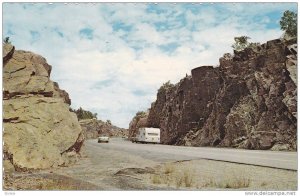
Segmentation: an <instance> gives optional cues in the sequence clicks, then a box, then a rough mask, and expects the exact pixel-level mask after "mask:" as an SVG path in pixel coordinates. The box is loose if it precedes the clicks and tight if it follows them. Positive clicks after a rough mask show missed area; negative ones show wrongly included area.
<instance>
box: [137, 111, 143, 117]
mask: <svg viewBox="0 0 300 196" xmlns="http://www.w3.org/2000/svg"><path fill="white" fill-rule="evenodd" d="M135 116H139V117H144V116H146V112H144V111H138V112H137V113H136V114H135Z"/></svg>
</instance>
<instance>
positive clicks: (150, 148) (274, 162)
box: [85, 138, 298, 170]
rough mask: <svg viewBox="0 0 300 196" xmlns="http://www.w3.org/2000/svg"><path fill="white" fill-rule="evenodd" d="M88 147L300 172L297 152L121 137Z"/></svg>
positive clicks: (155, 157)
mask: <svg viewBox="0 0 300 196" xmlns="http://www.w3.org/2000/svg"><path fill="white" fill-rule="evenodd" d="M85 145H86V146H87V148H93V149H95V148H96V149H97V148H99V150H100V149H101V150H102V149H108V150H114V151H119V152H126V153H130V154H133V155H135V156H140V157H141V158H144V159H148V160H152V161H159V162H166V161H181V160H196V159H211V160H217V161H227V162H233V163H242V164H250V165H258V166H267V167H274V168H280V169H289V170H297V166H298V165H297V152H282V151H281V152H280V151H279V152H278V151H263V150H243V149H229V148H210V147H186V146H169V145H161V144H136V143H131V142H130V141H127V140H124V139H121V138H111V140H110V142H109V143H100V144H99V143H97V141H96V140H87V141H86V142H85Z"/></svg>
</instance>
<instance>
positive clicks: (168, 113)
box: [147, 39, 297, 150]
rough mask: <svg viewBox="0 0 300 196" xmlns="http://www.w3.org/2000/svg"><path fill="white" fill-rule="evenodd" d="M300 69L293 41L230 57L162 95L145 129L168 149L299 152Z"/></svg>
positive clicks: (152, 107)
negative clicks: (156, 130) (154, 131)
mask: <svg viewBox="0 0 300 196" xmlns="http://www.w3.org/2000/svg"><path fill="white" fill-rule="evenodd" d="M296 65H297V44H296V40H295V39H294V40H289V41H282V40H279V39H277V40H272V41H269V42H267V43H266V44H263V45H261V46H259V47H257V48H246V49H245V50H244V51H240V52H235V54H234V55H233V56H231V55H228V54H226V55H224V57H222V58H220V66H219V67H217V68H213V67H209V66H203V67H199V68H196V69H193V70H192V75H191V76H188V77H186V78H184V79H182V80H181V81H180V82H179V83H178V84H176V85H175V86H174V87H170V88H166V89H162V90H160V91H159V92H158V94H157V100H156V101H155V102H154V103H153V104H152V106H151V108H150V112H149V116H148V118H147V125H148V126H154V127H160V128H161V141H162V143H165V144H177V145H192V146H226V147H238V148H247V149H271V148H272V147H273V148H272V149H273V150H282V149H284V150H295V149H296V148H297V146H296V143H297V81H296V79H297V77H296Z"/></svg>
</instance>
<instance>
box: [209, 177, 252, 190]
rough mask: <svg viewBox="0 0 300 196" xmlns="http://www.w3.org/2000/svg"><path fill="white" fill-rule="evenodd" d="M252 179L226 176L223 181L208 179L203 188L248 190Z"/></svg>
mask: <svg viewBox="0 0 300 196" xmlns="http://www.w3.org/2000/svg"><path fill="white" fill-rule="evenodd" d="M250 182H251V181H250V179H249V178H246V177H244V176H236V175H234V174H233V175H231V176H226V177H223V178H221V179H218V180H215V179H212V178H210V179H208V180H207V181H205V183H204V184H203V187H217V188H223V189H227V188H228V189H240V188H247V187H249V186H250Z"/></svg>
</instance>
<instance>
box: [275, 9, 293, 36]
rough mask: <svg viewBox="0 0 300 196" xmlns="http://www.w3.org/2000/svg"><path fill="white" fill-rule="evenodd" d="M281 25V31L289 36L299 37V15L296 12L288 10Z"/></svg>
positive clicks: (282, 18)
mask: <svg viewBox="0 0 300 196" xmlns="http://www.w3.org/2000/svg"><path fill="white" fill-rule="evenodd" d="M279 23H280V27H281V29H282V30H284V31H285V33H287V34H288V35H289V36H291V37H295V36H297V14H296V13H295V12H292V11H289V10H286V11H285V12H284V13H283V16H282V17H281V20H280V22H279Z"/></svg>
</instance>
